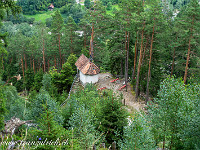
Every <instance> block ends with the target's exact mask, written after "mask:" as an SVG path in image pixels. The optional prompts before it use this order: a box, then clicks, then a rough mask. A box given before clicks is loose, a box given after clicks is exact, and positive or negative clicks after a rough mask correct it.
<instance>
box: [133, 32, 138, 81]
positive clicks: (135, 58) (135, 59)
mask: <svg viewBox="0 0 200 150" xmlns="http://www.w3.org/2000/svg"><path fill="white" fill-rule="evenodd" d="M137 34H138V33H137ZM136 62H137V36H136V41H135V56H134V65H133V73H132V80H135V68H136Z"/></svg>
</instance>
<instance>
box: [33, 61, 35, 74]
mask: <svg viewBox="0 0 200 150" xmlns="http://www.w3.org/2000/svg"><path fill="white" fill-rule="evenodd" d="M33 71H34V74H35V60H34V58H33Z"/></svg>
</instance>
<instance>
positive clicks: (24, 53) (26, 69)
mask: <svg viewBox="0 0 200 150" xmlns="http://www.w3.org/2000/svg"><path fill="white" fill-rule="evenodd" d="M24 61H25V70H27V61H26V55H25V53H24Z"/></svg>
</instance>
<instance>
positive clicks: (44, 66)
mask: <svg viewBox="0 0 200 150" xmlns="http://www.w3.org/2000/svg"><path fill="white" fill-rule="evenodd" d="M42 36H43V29H42ZM42 42H43V44H42V45H43V49H42V55H43V71H44V72H46V70H45V69H46V64H45V53H44V38H43V37H42Z"/></svg>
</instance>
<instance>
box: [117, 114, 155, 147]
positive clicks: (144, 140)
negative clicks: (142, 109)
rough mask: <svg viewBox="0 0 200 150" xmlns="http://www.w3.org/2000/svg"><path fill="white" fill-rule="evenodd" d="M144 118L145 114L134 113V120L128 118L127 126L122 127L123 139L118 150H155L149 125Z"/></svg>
mask: <svg viewBox="0 0 200 150" xmlns="http://www.w3.org/2000/svg"><path fill="white" fill-rule="evenodd" d="M145 117H146V115H145V114H141V113H135V114H134V118H129V119H130V120H129V125H128V126H125V127H124V133H123V139H122V142H120V143H119V147H120V149H123V150H126V149H127V150H129V149H132V148H134V149H140V150H147V149H148V150H153V149H155V143H154V138H153V135H152V133H151V127H150V126H151V124H150V123H148V120H147V119H146V118H145Z"/></svg>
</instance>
